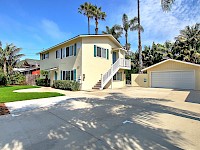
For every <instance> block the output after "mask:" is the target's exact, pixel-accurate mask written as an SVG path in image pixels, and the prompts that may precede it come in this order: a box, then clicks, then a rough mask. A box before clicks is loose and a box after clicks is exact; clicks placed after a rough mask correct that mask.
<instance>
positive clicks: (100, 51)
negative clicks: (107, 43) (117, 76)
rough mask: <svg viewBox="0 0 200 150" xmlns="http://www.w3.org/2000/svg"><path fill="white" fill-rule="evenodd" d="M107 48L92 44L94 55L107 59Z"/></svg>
mask: <svg viewBox="0 0 200 150" xmlns="http://www.w3.org/2000/svg"><path fill="white" fill-rule="evenodd" d="M108 55H109V50H108V49H105V48H102V47H99V46H96V45H94V56H95V57H101V58H106V59H109V56H108Z"/></svg>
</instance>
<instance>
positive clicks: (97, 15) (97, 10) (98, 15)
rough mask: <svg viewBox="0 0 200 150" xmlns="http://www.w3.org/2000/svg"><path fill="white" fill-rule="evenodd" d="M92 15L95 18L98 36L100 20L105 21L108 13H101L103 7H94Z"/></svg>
mask: <svg viewBox="0 0 200 150" xmlns="http://www.w3.org/2000/svg"><path fill="white" fill-rule="evenodd" d="M92 15H93V17H94V18H95V25H96V28H95V34H98V24H99V22H98V20H105V18H106V13H105V12H102V11H101V7H97V6H96V5H95V6H93V7H92Z"/></svg>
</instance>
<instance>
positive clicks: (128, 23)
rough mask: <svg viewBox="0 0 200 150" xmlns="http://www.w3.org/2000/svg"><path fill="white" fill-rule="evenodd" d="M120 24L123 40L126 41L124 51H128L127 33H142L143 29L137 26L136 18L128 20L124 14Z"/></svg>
mask: <svg viewBox="0 0 200 150" xmlns="http://www.w3.org/2000/svg"><path fill="white" fill-rule="evenodd" d="M122 24H123V27H122V28H123V30H124V32H125V39H126V45H125V47H126V49H127V50H128V31H129V30H130V31H134V30H140V31H144V29H143V27H142V26H140V25H139V24H138V18H137V17H134V18H133V19H131V20H129V19H128V16H127V15H126V14H123V16H122Z"/></svg>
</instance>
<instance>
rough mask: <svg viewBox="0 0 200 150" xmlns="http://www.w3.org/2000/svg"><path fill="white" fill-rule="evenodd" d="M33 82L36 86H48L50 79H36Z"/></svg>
mask: <svg viewBox="0 0 200 150" xmlns="http://www.w3.org/2000/svg"><path fill="white" fill-rule="evenodd" d="M35 82H36V85H37V86H46V87H49V86H50V79H36V81H35Z"/></svg>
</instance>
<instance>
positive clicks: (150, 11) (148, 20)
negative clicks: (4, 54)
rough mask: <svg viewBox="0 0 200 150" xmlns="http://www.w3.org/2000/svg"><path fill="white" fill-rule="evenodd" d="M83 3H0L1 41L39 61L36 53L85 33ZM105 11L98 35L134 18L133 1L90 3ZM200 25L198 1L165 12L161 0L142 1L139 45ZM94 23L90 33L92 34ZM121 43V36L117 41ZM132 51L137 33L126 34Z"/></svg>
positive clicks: (7, 0) (180, 3) (26, 0)
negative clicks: (78, 10) (142, 29)
mask: <svg viewBox="0 0 200 150" xmlns="http://www.w3.org/2000/svg"><path fill="white" fill-rule="evenodd" d="M84 2H85V1H83V0H78V1H75V0H57V1H55V0H0V41H2V43H3V46H5V44H6V43H14V44H15V45H16V46H17V47H21V48H22V49H23V50H22V51H21V52H22V53H24V54H25V55H26V56H25V57H24V58H35V59H39V56H38V55H36V53H37V52H39V51H41V50H43V49H46V48H49V47H50V46H53V45H55V44H57V43H60V42H62V41H64V40H67V39H69V38H71V37H73V36H76V35H78V34H87V18H86V17H84V16H83V15H81V14H79V13H78V12H77V9H78V7H79V5H80V4H82V3H84ZM88 2H91V3H93V4H96V5H98V6H101V7H102V10H103V11H105V12H106V14H107V18H106V21H100V22H99V30H100V31H99V33H101V31H103V30H105V26H112V25H114V24H121V18H122V14H123V13H126V14H128V16H129V18H130V19H131V18H133V17H135V16H136V15H137V5H136V1H134V0H109V1H107V0H96V1H95V0H90V1H88ZM196 22H200V0H189V1H188V0H176V1H175V4H174V5H173V8H172V11H171V12H169V13H165V12H163V11H162V9H161V6H160V0H141V23H142V25H143V27H144V30H145V31H144V33H142V44H143V45H151V43H152V42H153V41H155V42H159V43H163V42H165V41H166V40H170V41H173V39H174V37H175V36H177V35H178V34H179V30H181V29H183V28H184V27H185V26H186V25H193V24H195V23H196ZM94 25H95V24H94V20H92V21H91V32H92V33H94ZM120 41H121V43H122V44H124V41H125V40H124V35H123V37H122V38H121V39H120ZM128 41H129V42H130V43H131V45H132V48H131V49H132V50H133V51H135V50H137V32H136V31H135V32H129V39H128Z"/></svg>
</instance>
